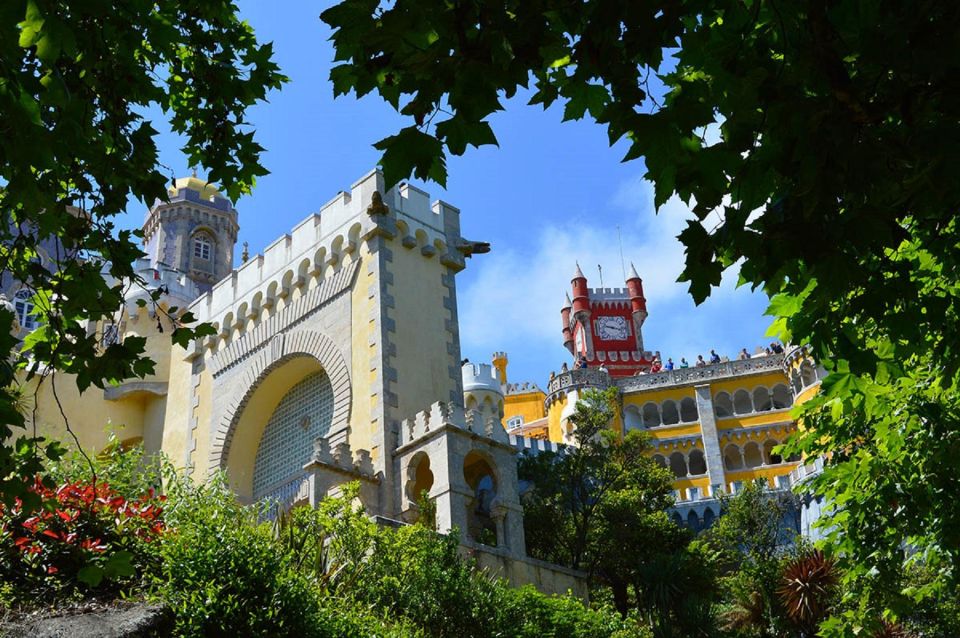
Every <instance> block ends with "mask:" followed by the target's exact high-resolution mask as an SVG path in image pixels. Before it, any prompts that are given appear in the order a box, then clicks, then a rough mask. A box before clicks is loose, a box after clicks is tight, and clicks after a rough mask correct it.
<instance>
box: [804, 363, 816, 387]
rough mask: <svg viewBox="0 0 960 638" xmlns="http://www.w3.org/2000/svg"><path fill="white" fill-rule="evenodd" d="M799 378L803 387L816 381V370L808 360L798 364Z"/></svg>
mask: <svg viewBox="0 0 960 638" xmlns="http://www.w3.org/2000/svg"><path fill="white" fill-rule="evenodd" d="M800 380H801V381H803V387H805V388H806V387H809V386H811V385H813V384H814V383H816V382H817V371H816V370H814V369H813V365H811V363H810V362H809V361H804V362H803V363H801V364H800Z"/></svg>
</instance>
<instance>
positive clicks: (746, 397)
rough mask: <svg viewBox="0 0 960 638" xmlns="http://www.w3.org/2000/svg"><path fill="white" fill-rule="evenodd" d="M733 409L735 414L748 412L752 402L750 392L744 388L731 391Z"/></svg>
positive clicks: (750, 410) (751, 410)
mask: <svg viewBox="0 0 960 638" xmlns="http://www.w3.org/2000/svg"><path fill="white" fill-rule="evenodd" d="M733 411H734V412H736V413H737V414H750V413H751V412H753V404H752V403H751V402H750V393H749V392H747V391H746V390H737V391H736V392H734V393H733Z"/></svg>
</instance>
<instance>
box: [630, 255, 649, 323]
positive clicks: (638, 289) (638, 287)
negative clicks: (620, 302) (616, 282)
mask: <svg viewBox="0 0 960 638" xmlns="http://www.w3.org/2000/svg"><path fill="white" fill-rule="evenodd" d="M627 293H628V294H629V295H630V308H631V310H632V311H633V313H634V315H635V316H637V315H638V313H639V319H640V324H643V320H644V319H646V318H647V300H646V299H645V298H644V297H643V280H642V279H640V275H638V274H637V269H636V268H634V267H633V264H632V263H631V264H630V276H629V277H627Z"/></svg>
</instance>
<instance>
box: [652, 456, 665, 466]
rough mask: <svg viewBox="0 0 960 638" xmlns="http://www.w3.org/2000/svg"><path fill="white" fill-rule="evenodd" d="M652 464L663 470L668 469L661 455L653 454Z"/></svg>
mask: <svg viewBox="0 0 960 638" xmlns="http://www.w3.org/2000/svg"><path fill="white" fill-rule="evenodd" d="M653 462H654V463H656V464H657V465H659V466H660V467H662V468H664V469H666V468H667V467H668V466H667V459H665V458H663V455H662V454H654V455H653Z"/></svg>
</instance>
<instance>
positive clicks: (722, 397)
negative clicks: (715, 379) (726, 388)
mask: <svg viewBox="0 0 960 638" xmlns="http://www.w3.org/2000/svg"><path fill="white" fill-rule="evenodd" d="M713 411H714V412H715V413H716V415H717V418H718V419H722V418H723V417H726V416H733V401H732V400H731V399H730V395H729V394H727V393H726V392H717V394H716V396H715V397H713Z"/></svg>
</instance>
